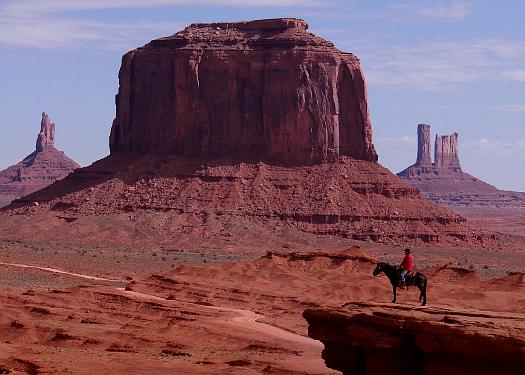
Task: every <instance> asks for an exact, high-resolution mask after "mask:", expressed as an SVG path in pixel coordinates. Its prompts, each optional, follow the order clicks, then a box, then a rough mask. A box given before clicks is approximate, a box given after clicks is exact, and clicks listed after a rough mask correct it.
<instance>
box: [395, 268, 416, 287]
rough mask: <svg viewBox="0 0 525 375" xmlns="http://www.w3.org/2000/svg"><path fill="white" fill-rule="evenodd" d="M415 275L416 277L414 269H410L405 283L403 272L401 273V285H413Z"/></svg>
mask: <svg viewBox="0 0 525 375" xmlns="http://www.w3.org/2000/svg"><path fill="white" fill-rule="evenodd" d="M414 277H415V272H414V271H408V272H407V274H406V275H405V284H404V285H403V283H402V281H401V272H400V273H399V284H398V285H399V287H400V288H402V287H403V286H406V287H408V286H409V285H413V282H414Z"/></svg>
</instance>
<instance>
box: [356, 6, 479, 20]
mask: <svg viewBox="0 0 525 375" xmlns="http://www.w3.org/2000/svg"><path fill="white" fill-rule="evenodd" d="M472 11H473V5H472V3H471V2H466V1H454V2H445V3H436V2H434V3H423V4H417V3H411V4H409V3H405V4H403V3H401V4H397V5H393V6H390V7H387V8H385V9H383V10H381V11H378V12H374V13H364V14H359V17H362V18H366V19H370V20H385V21H391V22H407V21H409V22H418V21H428V20H429V19H434V20H442V21H457V20H462V19H464V18H467V17H468V16H470V15H471V14H472Z"/></svg>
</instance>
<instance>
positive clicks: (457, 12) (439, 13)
mask: <svg viewBox="0 0 525 375" xmlns="http://www.w3.org/2000/svg"><path fill="white" fill-rule="evenodd" d="M414 11H415V13H416V14H418V15H421V16H426V17H430V18H439V19H452V20H458V19H463V18H466V17H468V16H470V15H471V14H472V7H471V4H470V3H464V2H454V3H450V4H427V5H422V6H419V7H416V8H415V9H414Z"/></svg>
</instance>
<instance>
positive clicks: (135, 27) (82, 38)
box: [0, 18, 183, 50]
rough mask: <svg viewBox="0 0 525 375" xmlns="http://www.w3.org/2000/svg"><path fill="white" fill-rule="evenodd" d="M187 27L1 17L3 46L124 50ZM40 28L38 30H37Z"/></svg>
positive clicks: (0, 28) (167, 23)
mask: <svg viewBox="0 0 525 375" xmlns="http://www.w3.org/2000/svg"><path fill="white" fill-rule="evenodd" d="M181 27H183V25H182V24H177V23H171V22H123V21H122V22H111V23H105V22H97V21H90V20H69V19H61V18H42V19H31V22H30V25H29V22H27V20H20V19H11V20H2V19H1V18H0V45H1V44H3V45H10V46H21V47H32V48H43V49H56V48H68V47H74V46H82V45H85V44H92V45H95V46H96V48H97V49H99V50H104V49H109V50H113V49H123V48H129V47H131V46H133V45H135V44H136V42H137V41H138V40H143V39H144V38H147V37H148V36H151V37H153V36H155V35H162V34H164V35H165V34H171V33H173V32H175V31H176V30H178V29H180V28H181ZM35 30H37V32H35Z"/></svg>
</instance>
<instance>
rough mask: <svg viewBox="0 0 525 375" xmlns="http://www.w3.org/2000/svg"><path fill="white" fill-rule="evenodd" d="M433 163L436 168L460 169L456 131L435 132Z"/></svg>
mask: <svg viewBox="0 0 525 375" xmlns="http://www.w3.org/2000/svg"><path fill="white" fill-rule="evenodd" d="M434 165H435V166H436V167H437V168H453V169H461V167H460V165H459V155H458V133H453V134H450V135H437V134H436V141H435V146H434Z"/></svg>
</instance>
